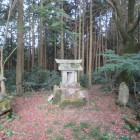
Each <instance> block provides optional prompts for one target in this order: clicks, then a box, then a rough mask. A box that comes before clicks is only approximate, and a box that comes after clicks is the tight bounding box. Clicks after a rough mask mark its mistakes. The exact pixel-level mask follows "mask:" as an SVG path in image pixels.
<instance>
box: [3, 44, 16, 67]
mask: <svg viewBox="0 0 140 140" xmlns="http://www.w3.org/2000/svg"><path fill="white" fill-rule="evenodd" d="M17 48H18V46H17V47H15V48H14V49H13V50H12V52H11V53H10V54H9V56H8V57H6V59H5V61H4V63H3V65H5V63H6V62H7V60H8V59H9V58H10V57H11V55H12V54H13V53H14V51H15V50H16V49H17Z"/></svg>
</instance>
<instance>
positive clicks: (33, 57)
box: [32, 14, 35, 69]
mask: <svg viewBox="0 0 140 140" xmlns="http://www.w3.org/2000/svg"><path fill="white" fill-rule="evenodd" d="M34 28H35V27H34V14H33V17H32V69H33V66H34V63H35V32H34Z"/></svg>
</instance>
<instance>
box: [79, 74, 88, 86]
mask: <svg viewBox="0 0 140 140" xmlns="http://www.w3.org/2000/svg"><path fill="white" fill-rule="evenodd" d="M80 85H81V86H82V87H84V88H88V75H86V74H85V75H83V76H80Z"/></svg>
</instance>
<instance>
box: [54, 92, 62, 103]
mask: <svg viewBox="0 0 140 140" xmlns="http://www.w3.org/2000/svg"><path fill="white" fill-rule="evenodd" d="M61 95H62V90H61V89H57V90H55V91H54V98H53V104H57V103H60V102H61Z"/></svg>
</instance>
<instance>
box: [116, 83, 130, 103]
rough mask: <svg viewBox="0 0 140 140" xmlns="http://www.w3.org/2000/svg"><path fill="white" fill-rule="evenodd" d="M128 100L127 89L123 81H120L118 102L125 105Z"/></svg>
mask: <svg viewBox="0 0 140 140" xmlns="http://www.w3.org/2000/svg"><path fill="white" fill-rule="evenodd" d="M128 100H129V89H128V86H127V85H126V84H125V82H122V83H121V84H120V86H119V95H118V102H119V103H120V104H122V105H126V104H127V103H128Z"/></svg>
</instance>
